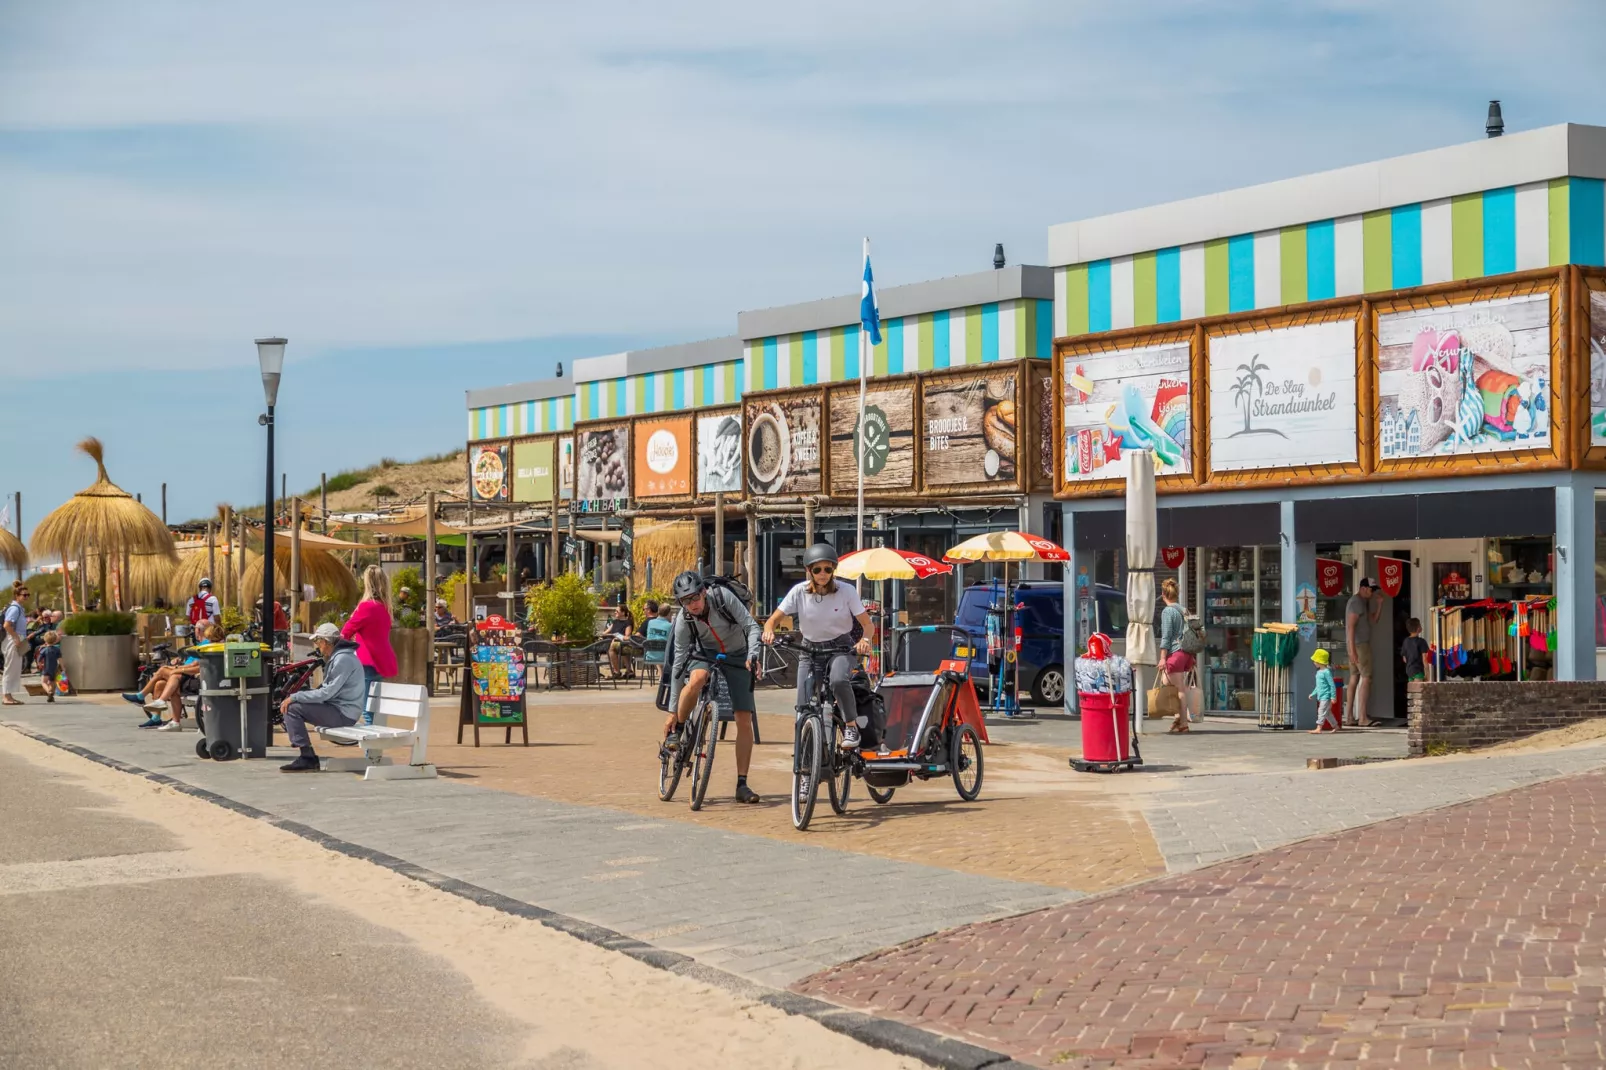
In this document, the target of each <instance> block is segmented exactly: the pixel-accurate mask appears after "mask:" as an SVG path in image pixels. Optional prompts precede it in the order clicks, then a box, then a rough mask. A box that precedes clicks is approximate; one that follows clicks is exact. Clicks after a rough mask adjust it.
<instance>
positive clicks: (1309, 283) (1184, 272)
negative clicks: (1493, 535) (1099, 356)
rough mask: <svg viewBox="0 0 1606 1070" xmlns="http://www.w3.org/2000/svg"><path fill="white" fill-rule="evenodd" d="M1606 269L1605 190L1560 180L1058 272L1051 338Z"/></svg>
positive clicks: (1594, 182) (1587, 181)
mask: <svg viewBox="0 0 1606 1070" xmlns="http://www.w3.org/2000/svg"><path fill="white" fill-rule="evenodd" d="M1567 263H1573V264H1597V265H1599V264H1606V183H1603V182H1602V180H1600V179H1592V178H1558V179H1552V180H1551V181H1549V182H1535V183H1531V184H1528V185H1523V186H1508V187H1506V188H1504V189H1492V190H1484V191H1483V192H1482V193H1470V194H1466V195H1464V196H1459V197H1449V198H1445V199H1443V200H1437V201H1428V202H1424V203H1421V204H1406V205H1400V206H1399V207H1396V208H1389V209H1383V210H1381V211H1377V212H1368V213H1366V214H1365V215H1359V216H1349V217H1347V218H1343V219H1325V220H1319V221H1317V222H1313V223H1303V224H1300V225H1298V226H1292V227H1283V228H1281V229H1279V230H1269V231H1262V232H1260V233H1258V234H1240V235H1237V236H1235V237H1231V238H1220V239H1217V240H1214V241H1207V242H1201V243H1199V244H1195V245H1184V246H1178V247H1173V248H1170V249H1158V250H1155V251H1153V252H1148V253H1139V254H1137V255H1134V256H1121V257H1114V258H1112V259H1109V260H1096V261H1093V262H1092V263H1086V264H1073V265H1071V266H1069V267H1061V268H1056V269H1055V272H1054V293H1055V323H1054V332H1055V334H1056V335H1060V336H1065V335H1079V334H1090V333H1095V332H1098V331H1110V330H1118V329H1120V328H1122V327H1143V326H1147V325H1149V324H1154V323H1173V322H1176V321H1178V320H1187V319H1195V318H1197V317H1200V316H1214V315H1220V314H1223V313H1229V312H1245V311H1249V310H1251V309H1256V308H1276V307H1278V306H1281V305H1295V304H1300V303H1302V302H1305V301H1319V300H1322V299H1323V298H1328V297H1346V296H1352V295H1355V294H1364V293H1377V292H1380V291H1384V290H1394V289H1399V288H1403V287H1407V286H1422V285H1426V284H1428V283H1435V282H1452V281H1456V280H1459V279H1472V278H1477V277H1479V276H1483V275H1502V274H1505V273H1507V272H1511V271H1524V270H1527V269H1529V268H1542V267H1551V266H1555V265H1560V264H1567Z"/></svg>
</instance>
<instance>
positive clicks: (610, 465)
mask: <svg viewBox="0 0 1606 1070" xmlns="http://www.w3.org/2000/svg"><path fill="white" fill-rule="evenodd" d="M576 434H577V435H578V437H579V439H580V445H579V450H580V462H579V466H578V469H577V471H576V473H575V477H576V486H575V496H576V497H577V498H578V499H579V500H580V501H583V502H605V501H612V502H617V501H621V500H623V499H626V498H629V497H630V426H629V425H628V424H619V425H618V426H616V427H591V428H587V429H585V430H584V431H579V432H576Z"/></svg>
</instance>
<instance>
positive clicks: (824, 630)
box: [780, 580, 864, 643]
mask: <svg viewBox="0 0 1606 1070" xmlns="http://www.w3.org/2000/svg"><path fill="white" fill-rule="evenodd" d="M780 609H781V612H782V613H785V614H786V615H787V616H788V617H791V618H792V619H793V620H795V621H797V630H798V631H800V632H802V633H803V638H805V639H807V640H808V641H809V642H811V643H828V642H830V641H831V640H832V639H840V638H841V637H843V636H845V635H847V634H848V633H849V632H851V631H852V630H853V618H854V617H857V616H858V615H859V614H860V613H863V612H864V603H863V602H861V601H859V592H858V591H856V590H854V589H853V584H851V583H844V582H842V581H841V580H838V581H837V585H836V590H835V591H834V592H832V593H831V594H824V595H819V594H810V593H809V584H808V581H807V580H804V581H803V582H802V583H800V584H798V585H797V586H796V587H793V588H792V589H791V590H790V591H787V592H786V597H785V598H783V599H781V605H780Z"/></svg>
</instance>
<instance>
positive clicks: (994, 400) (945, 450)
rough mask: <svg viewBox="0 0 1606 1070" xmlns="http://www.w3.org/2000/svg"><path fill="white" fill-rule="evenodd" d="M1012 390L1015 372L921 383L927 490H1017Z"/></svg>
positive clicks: (1015, 415)
mask: <svg viewBox="0 0 1606 1070" xmlns="http://www.w3.org/2000/svg"><path fill="white" fill-rule="evenodd" d="M1015 387H1016V378H1015V374H1014V372H992V373H979V374H974V375H958V376H941V377H939V376H928V377H927V378H926V379H925V381H924V382H923V383H922V385H921V414H922V417H923V420H922V423H921V427H922V429H923V434H924V436H925V442H924V446H925V448H924V450H922V452H921V462H920V467H921V475H922V476H923V479H924V486H925V487H927V488H928V489H929V488H937V487H972V486H974V487H988V488H996V489H999V490H1014V489H1016V488H1017V487H1018V486H1019V480H1018V478H1017V474H1018V473H1017V470H1016V456H1017V434H1016V431H1017V421H1018V418H1019V415H1020V414H1019V413H1018V412H1017V408H1016V399H1017V393H1016V389H1015Z"/></svg>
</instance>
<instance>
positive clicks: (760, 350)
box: [743, 298, 1054, 390]
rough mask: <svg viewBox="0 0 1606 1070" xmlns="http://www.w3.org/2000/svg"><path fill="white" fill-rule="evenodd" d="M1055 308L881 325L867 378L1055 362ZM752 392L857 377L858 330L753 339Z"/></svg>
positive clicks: (1031, 304) (1026, 302) (1012, 307)
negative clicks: (1023, 361)
mask: <svg viewBox="0 0 1606 1070" xmlns="http://www.w3.org/2000/svg"><path fill="white" fill-rule="evenodd" d="M1053 305H1054V303H1053V302H1052V301H1045V300H1038V299H1035V298H1027V299H1021V300H1015V301H998V302H994V303H992V304H987V305H973V306H971V307H969V308H953V309H944V310H941V311H937V312H923V313H920V314H919V315H914V316H900V317H897V318H895V319H889V320H883V321H882V323H881V344H880V345H878V346H874V347H872V349H871V350H870V367H869V369H868V370H869V373H870V374H872V375H901V374H902V373H904V372H915V371H931V370H933V369H935V368H957V367H960V366H962V365H966V364H990V363H992V362H993V361H998V360H1016V359H1018V358H1021V357H1045V358H1046V357H1049V356H1052V355H1053V348H1054V347H1053V343H1054V335H1053V329H1052V328H1053ZM743 346H744V350H745V352H746V357H747V361H746V362H747V389H748V390H773V389H776V388H777V387H789V386H812V385H814V384H815V383H833V382H838V381H840V380H844V379H857V378H858V377H859V326H858V324H853V325H851V326H847V327H831V328H828V329H825V330H818V331H802V332H800V333H798V334H783V335H775V336H772V337H769V338H754V339H751V340H749V341H747V342H744V343H743Z"/></svg>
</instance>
